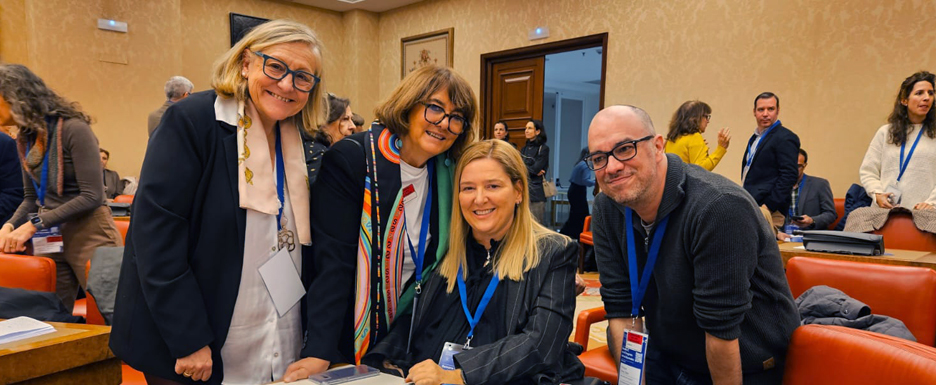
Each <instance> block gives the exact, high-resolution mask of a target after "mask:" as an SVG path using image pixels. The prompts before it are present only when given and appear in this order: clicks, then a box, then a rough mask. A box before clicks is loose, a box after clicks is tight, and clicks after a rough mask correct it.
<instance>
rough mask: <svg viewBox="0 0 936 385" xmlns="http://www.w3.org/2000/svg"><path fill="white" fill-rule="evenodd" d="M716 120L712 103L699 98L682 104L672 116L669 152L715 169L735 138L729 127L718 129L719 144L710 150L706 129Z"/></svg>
mask: <svg viewBox="0 0 936 385" xmlns="http://www.w3.org/2000/svg"><path fill="white" fill-rule="evenodd" d="M711 120H712V107H709V105H708V104H706V103H705V102H702V101H699V100H690V101H688V102H685V103H683V104H682V105H681V106H679V109H678V110H676V112H675V113H673V119H672V120H670V124H669V133H668V134H666V152H668V153H671V154H676V155H678V156H679V158H680V159H682V161H683V162H685V163H691V164H696V165H699V166H701V167H702V168H704V169H706V170H709V171H712V170H713V169H715V166H717V165H718V162H719V161H721V159H722V157H723V156H725V152H726V151H727V150H728V144H729V142H730V141H731V132H730V131H728V128H727V127H726V128H722V129H721V130H719V131H718V147H716V148H715V152H713V153H712V154H711V155H710V154H709V147H708V144H707V143H706V142H705V139H704V138H702V133H704V132H705V129H706V128H707V127H708V125H709V122H711Z"/></svg>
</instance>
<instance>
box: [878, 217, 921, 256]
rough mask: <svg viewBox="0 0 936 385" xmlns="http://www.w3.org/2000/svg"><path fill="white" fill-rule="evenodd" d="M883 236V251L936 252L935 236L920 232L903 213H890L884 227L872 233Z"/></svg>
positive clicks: (910, 218) (911, 219)
mask: <svg viewBox="0 0 936 385" xmlns="http://www.w3.org/2000/svg"><path fill="white" fill-rule="evenodd" d="M872 233H873V234H880V235H883V236H884V249H885V251H886V250H887V249H902V250H918V251H936V234H933V233H928V232H925V231H922V230H920V229H918V228H917V227H916V225H915V224H913V216H912V215H911V214H910V213H908V212H905V211H892V212H891V213H890V216H888V217H887V222H886V223H884V227H881V228H880V229H879V230H875V231H873V232H872Z"/></svg>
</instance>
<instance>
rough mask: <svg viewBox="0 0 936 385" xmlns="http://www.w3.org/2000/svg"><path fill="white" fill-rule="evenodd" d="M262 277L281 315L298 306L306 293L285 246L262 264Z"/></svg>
mask: <svg viewBox="0 0 936 385" xmlns="http://www.w3.org/2000/svg"><path fill="white" fill-rule="evenodd" d="M260 278H262V279H263V283H264V284H265V285H266V288H267V291H268V292H269V293H270V297H272V298H273V306H275V307H276V312H277V313H278V314H279V316H280V317H282V316H283V315H285V314H286V312H288V311H289V309H292V307H293V306H296V304H297V303H299V300H300V299H302V296H303V295H305V287H303V286H302V278H301V277H300V276H299V271H298V270H296V265H295V264H293V261H292V258H291V257H290V256H289V250H288V249H287V248H285V247H284V248H282V249H280V251H277V252H276V254H273V258H270V260H269V261H266V262H264V263H263V265H262V266H260Z"/></svg>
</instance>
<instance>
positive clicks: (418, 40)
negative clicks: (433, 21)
mask: <svg viewBox="0 0 936 385" xmlns="http://www.w3.org/2000/svg"><path fill="white" fill-rule="evenodd" d="M454 42H455V28H448V29H443V30H439V31H435V32H429V33H424V34H421V35H416V36H410V37H404V38H402V39H400V47H401V50H402V58H403V59H402V65H401V71H400V78H404V77H406V74H408V73H410V72H413V71H414V70H415V69H417V68H419V67H422V66H426V65H430V64H436V65H441V66H446V67H452V50H453V48H454Z"/></svg>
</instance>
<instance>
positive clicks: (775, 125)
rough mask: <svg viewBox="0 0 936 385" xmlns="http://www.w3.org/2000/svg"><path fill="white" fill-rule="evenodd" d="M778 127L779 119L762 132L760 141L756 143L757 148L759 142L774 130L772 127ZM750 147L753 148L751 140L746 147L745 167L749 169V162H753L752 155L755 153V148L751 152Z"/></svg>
mask: <svg viewBox="0 0 936 385" xmlns="http://www.w3.org/2000/svg"><path fill="white" fill-rule="evenodd" d="M779 125H780V119H777V121H776V122H774V123H773V124H771V125H770V127H767V131H764V133H763V134H761V136H760V141H758V142H757V147H760V142H762V141H763V140H764V138H766V137H767V134H769V133H770V131H771V130H773V129H774V127H777V126H779ZM752 146H754V141H753V140H752V141H750V142H749V143H748V146H747V153H748V158H747V165H746V166H745V167H751V162H753V161H754V153H755V152H757V147H754V149H753V150H752V149H751V147H752Z"/></svg>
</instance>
